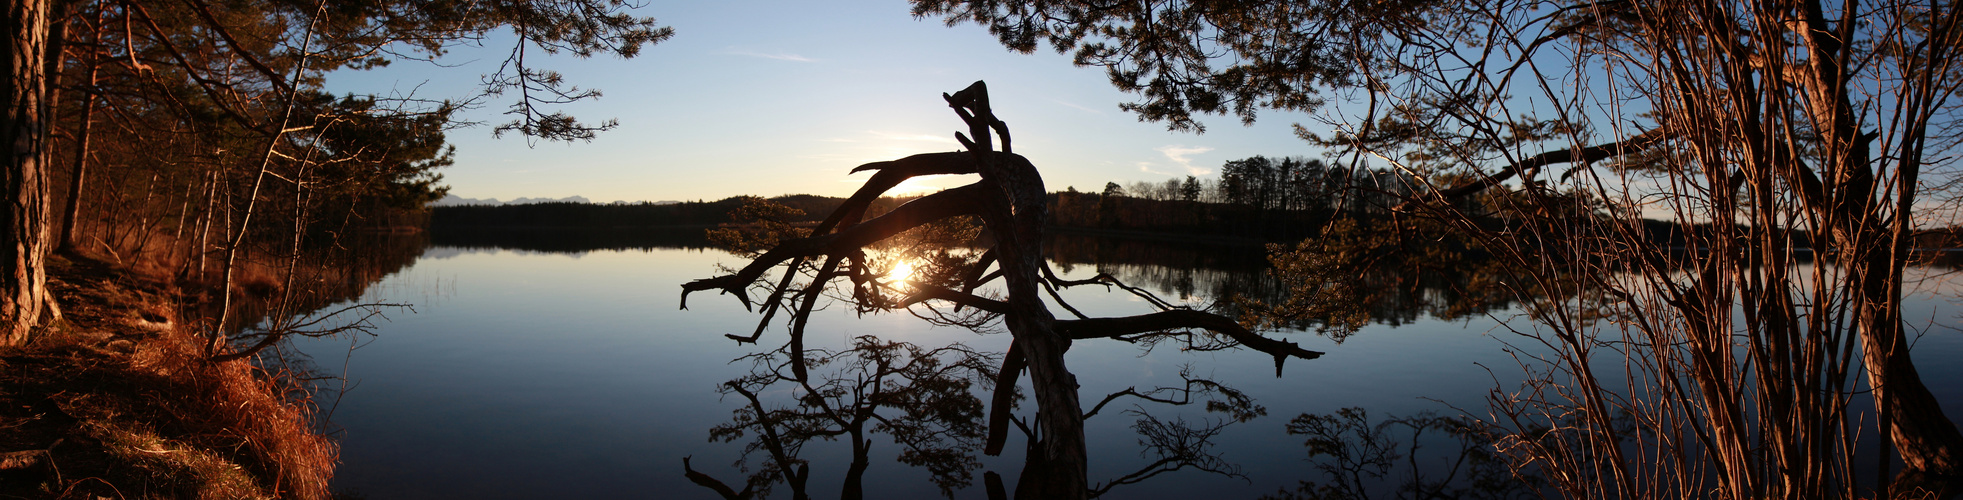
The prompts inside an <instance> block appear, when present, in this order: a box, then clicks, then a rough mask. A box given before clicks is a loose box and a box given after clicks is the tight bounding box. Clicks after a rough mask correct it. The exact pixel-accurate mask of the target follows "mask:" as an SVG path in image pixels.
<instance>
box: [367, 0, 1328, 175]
mask: <svg viewBox="0 0 1963 500" xmlns="http://www.w3.org/2000/svg"><path fill="white" fill-rule="evenodd" d="M636 12H637V13H638V14H640V15H647V16H654V17H655V18H656V19H658V20H659V21H660V22H661V24H662V25H666V26H671V27H673V28H675V30H676V35H675V37H674V38H673V39H670V40H668V41H667V42H663V43H661V44H659V45H655V46H652V47H649V48H647V49H646V50H644V51H643V53H642V54H641V55H640V56H639V57H636V58H634V59H627V60H623V59H619V58H615V57H610V56H603V57H595V58H593V59H586V60H581V59H577V58H574V57H571V56H569V55H559V56H555V57H551V58H544V59H543V61H542V62H541V58H538V57H537V56H533V57H532V58H530V60H531V61H532V62H533V66H535V67H542V68H545V69H553V70H557V71H560V72H561V73H563V74H565V76H566V78H567V80H568V81H570V82H572V83H575V84H577V85H579V86H580V87H582V88H596V89H600V90H601V91H603V92H604V93H605V95H604V97H602V98H601V99H599V100H597V101H592V102H586V103H580V104H575V105H569V106H565V107H564V108H563V109H564V110H565V111H567V112H569V113H571V114H573V115H574V116H578V117H580V118H581V119H583V120H588V121H599V120H604V119H608V118H617V119H619V120H620V127H619V128H617V129H614V130H612V131H609V132H605V133H603V134H601V135H600V136H599V137H598V138H597V139H595V140H593V141H592V142H575V143H570V144H566V143H539V144H536V145H528V144H527V141H525V140H524V139H523V138H520V137H516V136H513V135H507V136H506V137H504V138H501V139H493V138H492V137H491V133H490V128H489V127H488V126H482V127H476V128H466V129H462V130H457V131H453V132H451V134H450V136H449V138H450V142H451V143H453V144H455V145H456V146H457V164H456V165H455V166H453V167H450V168H448V169H446V170H445V171H444V172H443V174H444V176H445V182H446V183H447V184H448V185H450V186H451V188H452V189H451V193H452V194H455V195H458V196H463V197H470V198H499V199H506V200H509V199H513V198H518V197H550V198H561V197H566V196H573V195H579V196H585V197H587V198H590V199H592V200H595V201H601V202H606V201H614V200H626V201H640V200H648V201H658V200H695V199H709V200H714V199H720V198H724V197H728V196H733V195H739V194H758V195H765V196H773V195H780V194H795V193H809V194H818V195H833V196H842V195H845V194H848V193H850V192H851V190H852V189H854V188H856V187H857V186H858V184H859V182H861V181H863V177H865V174H860V175H857V176H848V175H847V171H849V170H851V168H852V167H855V166H858V165H860V164H863V163H868V162H873V161H881V160H889V159H894V158H899V157H902V156H906V155H910V154H915V153H925V152H935V151H951V150H955V149H958V146H957V145H956V144H955V142H954V139H953V133H954V131H955V130H959V129H961V128H963V126H962V124H961V122H960V120H959V119H957V118H955V116H954V114H953V113H952V112H950V111H949V110H948V108H947V107H946V105H945V104H944V103H943V102H942V101H941V99H940V94H941V93H942V92H952V91H955V90H960V89H961V88H963V87H966V86H967V85H968V84H969V83H972V82H974V81H975V80H986V81H988V84H989V90H990V96H991V98H992V101H993V104H994V107H995V110H996V114H997V116H999V117H1001V118H1002V119H1003V120H1004V121H1006V122H1008V124H1009V128H1010V130H1011V132H1013V134H1014V138H1015V147H1016V151H1017V152H1018V153H1021V154H1023V155H1024V156H1027V157H1029V158H1030V160H1031V161H1033V162H1035V163H1036V165H1037V167H1038V168H1040V169H1042V172H1043V175H1044V178H1045V179H1046V181H1047V184H1048V186H1049V188H1050V189H1051V190H1062V189H1064V188H1065V187H1066V186H1074V187H1076V188H1078V189H1080V190H1095V189H1099V188H1101V187H1102V186H1103V185H1104V183H1105V182H1106V181H1118V182H1119V183H1121V184H1128V183H1130V182H1132V181H1140V180H1143V181H1163V180H1165V179H1168V178H1173V177H1183V176H1185V175H1188V174H1205V173H1213V172H1216V171H1217V170H1218V169H1219V165H1220V164H1221V163H1222V162H1225V161H1227V160H1233V159H1239V158H1245V157H1248V156H1254V155H1268V156H1277V155H1306V154H1313V153H1314V151H1312V150H1311V149H1310V148H1309V147H1308V146H1307V145H1306V144H1304V143H1303V142H1301V141H1300V140H1299V139H1297V138H1296V137H1295V136H1294V132H1293V129H1292V128H1291V125H1292V124H1295V123H1303V124H1305V125H1306V124H1313V123H1314V122H1315V119H1314V118H1313V117H1311V116H1309V115H1305V114H1286V113H1273V112H1268V113H1264V114H1262V115H1261V119H1260V121H1259V122H1258V123H1256V124H1255V125H1254V126H1252V127H1243V126H1241V125H1240V123H1239V121H1238V119H1236V118H1234V117H1230V116H1219V117H1212V118H1210V119H1206V120H1204V121H1205V123H1206V124H1207V126H1208V127H1207V132H1206V133H1205V134H1203V135H1195V134H1192V133H1181V132H1169V131H1167V130H1166V129H1165V126H1164V125H1163V124H1158V123H1140V122H1138V121H1137V119H1136V118H1135V117H1134V116H1133V115H1131V114H1130V113H1126V112H1123V111H1120V110H1118V108H1117V105H1118V103H1120V102H1129V101H1131V100H1133V98H1132V96H1130V95H1128V94H1125V93H1122V92H1119V91H1117V90H1116V89H1114V88H1113V87H1111V85H1110V83H1109V82H1108V81H1107V80H1106V79H1105V76H1104V73H1103V71H1102V70H1101V69H1099V68H1079V67H1075V66H1072V65H1071V64H1070V60H1069V57H1067V56H1065V55H1058V54H1055V53H1053V52H1049V51H1039V52H1038V53H1035V54H1027V55H1025V54H1017V53H1013V52H1009V51H1008V50H1006V49H1004V48H1002V46H1001V45H1000V44H998V43H997V42H996V41H995V39H994V37H992V36H990V35H989V34H988V33H987V31H986V30H985V29H983V28H982V27H980V26H974V25H962V26H957V27H953V28H949V27H947V26H946V25H944V24H943V23H942V22H941V21H940V20H939V19H924V20H916V19H914V18H913V17H912V16H911V15H910V14H909V13H908V5H907V3H906V2H905V1H901V0H881V1H865V2H814V1H716V2H650V3H649V4H648V5H647V6H645V7H642V8H640V9H638V10H637V11H636ZM509 43H510V40H509V38H508V37H494V38H492V39H490V40H487V41H486V42H485V45H484V47H482V48H461V49H459V50H456V51H453V52H452V53H451V54H450V55H449V56H447V57H445V58H444V59H442V60H441V61H439V63H440V64H430V63H424V62H414V61H400V62H397V63H396V64H394V65H392V66H390V67H388V68H385V69H382V70H375V71H359V72H357V71H343V72H338V73H335V74H333V75H331V76H330V77H329V87H330V89H331V90H333V91H336V92H354V93H377V94H384V95H387V94H391V93H409V92H411V91H412V90H413V91H414V93H415V95H416V96H418V97H425V98H444V97H451V98H455V97H462V96H467V95H469V94H470V93H471V91H472V89H473V88H474V86H475V85H476V84H477V83H478V81H479V79H480V76H481V75H483V74H485V73H490V72H492V71H494V70H496V69H497V65H498V64H499V63H500V62H501V61H502V60H503V58H504V56H505V54H506V53H508V51H509V50H510V45H509ZM509 103H510V101H497V102H492V103H491V104H490V105H489V106H486V107H484V108H483V109H478V110H475V111H472V112H470V114H468V115H466V116H465V117H464V118H466V119H474V120H478V121H484V122H489V123H502V122H503V121H504V120H502V119H501V117H500V116H499V115H498V114H499V113H500V112H501V111H502V110H503V106H505V105H508V104H509ZM965 182H966V181H965V180H963V179H960V178H947V179H942V180H937V181H931V182H926V183H917V184H914V185H909V186H903V187H902V189H911V190H924V189H933V188H940V187H953V186H957V185H960V184H962V183H965Z"/></svg>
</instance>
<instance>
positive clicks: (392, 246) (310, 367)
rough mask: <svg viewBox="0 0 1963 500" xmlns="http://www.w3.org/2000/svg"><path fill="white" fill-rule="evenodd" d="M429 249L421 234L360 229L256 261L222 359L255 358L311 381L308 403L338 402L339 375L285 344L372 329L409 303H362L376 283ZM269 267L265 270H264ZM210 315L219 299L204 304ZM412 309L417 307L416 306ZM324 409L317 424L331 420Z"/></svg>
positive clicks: (271, 369)
mask: <svg viewBox="0 0 1963 500" xmlns="http://www.w3.org/2000/svg"><path fill="white" fill-rule="evenodd" d="M428 247H429V238H428V237H427V236H426V235H423V234H355V235H349V236H344V237H342V238H341V239H340V240H338V241H337V244H336V245H334V246H331V247H325V248H313V249H309V250H308V251H306V252H303V253H302V254H301V255H299V256H297V257H294V256H288V257H287V258H286V259H282V260H283V261H280V262H264V263H258V262H255V263H253V264H252V265H249V266H246V267H245V268H246V269H251V270H257V271H259V273H247V274H246V275H245V276H246V278H247V279H244V280H241V281H242V283H243V287H242V288H244V292H245V293H244V294H243V295H242V297H241V298H239V299H235V301H234V303H233V304H232V314H233V316H232V320H231V321H229V322H227V324H231V325H241V326H239V327H238V328H237V331H234V332H231V336H230V338H231V341H232V342H233V343H234V345H235V346H237V347H238V349H236V350H235V351H233V353H231V354H226V355H224V356H223V357H253V358H254V359H255V360H256V361H257V362H258V363H259V364H260V365H261V366H263V367H265V368H266V369H267V372H268V373H272V374H274V375H275V376H279V377H283V378H287V379H289V381H292V382H295V384H294V386H297V387H306V388H308V389H310V392H311V393H312V394H313V396H312V397H310V398H309V401H310V402H314V403H317V402H319V401H323V400H338V392H339V391H340V387H341V385H340V383H341V382H343V381H342V380H340V379H339V378H338V377H331V376H319V375H318V374H319V373H320V371H319V370H317V369H315V366H314V364H313V361H312V359H310V358H309V357H308V356H307V355H306V354H305V353H302V352H300V351H299V350H297V349H292V348H290V347H291V346H290V344H289V343H288V342H286V341H287V340H288V339H291V338H294V337H327V336H336V335H363V334H366V335H373V332H372V331H370V329H371V327H372V326H373V323H372V321H373V320H374V319H377V318H380V317H382V315H384V314H389V313H393V312H396V311H397V310H402V309H408V307H409V306H408V305H406V304H380V303H363V302H361V300H360V299H361V297H362V296H363V295H364V294H366V293H367V292H368V290H369V289H370V287H372V286H374V285H375V284H377V283H380V282H382V280H383V279H385V278H387V277H388V276H390V275H393V274H396V273H398V272H401V271H402V270H404V269H406V268H408V267H410V266H411V265H414V264H415V263H416V260H417V259H419V258H421V257H422V255H423V251H424V249H426V248H428ZM261 273H264V274H261ZM199 306H200V307H204V308H206V309H208V310H209V311H210V312H211V313H214V314H215V312H216V310H217V304H214V303H205V304H199ZM408 312H413V310H410V311H408ZM331 413H332V412H331V411H328V412H323V413H322V415H323V417H322V421H320V422H316V424H317V425H321V426H328V425H329V424H328V422H326V421H325V419H326V418H328V417H331Z"/></svg>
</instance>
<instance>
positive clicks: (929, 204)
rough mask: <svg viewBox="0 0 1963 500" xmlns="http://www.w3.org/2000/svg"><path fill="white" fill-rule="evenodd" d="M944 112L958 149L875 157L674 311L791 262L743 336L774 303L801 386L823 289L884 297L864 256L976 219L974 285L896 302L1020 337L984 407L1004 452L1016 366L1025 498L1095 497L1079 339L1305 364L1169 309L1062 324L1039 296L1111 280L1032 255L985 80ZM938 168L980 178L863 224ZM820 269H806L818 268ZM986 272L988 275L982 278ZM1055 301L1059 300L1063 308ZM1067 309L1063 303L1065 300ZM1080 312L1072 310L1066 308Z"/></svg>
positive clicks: (1036, 239) (1029, 173) (1286, 351)
mask: <svg viewBox="0 0 1963 500" xmlns="http://www.w3.org/2000/svg"><path fill="white" fill-rule="evenodd" d="M943 97H944V98H945V99H946V100H947V102H948V105H949V106H950V107H952V108H954V111H955V113H956V114H957V115H959V116H960V117H961V118H962V120H963V121H965V122H967V124H968V131H967V133H966V134H962V133H956V134H955V137H956V139H958V140H960V141H961V143H962V144H963V145H964V146H966V147H967V149H968V150H967V151H965V152H950V153H933V154H922V155H914V156H910V157H906V158H902V159H899V160H894V161H888V162H879V163H873V164H868V165H865V166H862V167H859V168H858V169H856V170H870V171H874V175H873V177H872V178H871V179H868V180H867V181H866V184H865V185H864V186H863V187H861V188H860V189H859V191H858V192H857V193H855V194H854V195H853V196H852V197H851V198H850V199H848V200H847V201H846V202H845V203H844V204H843V205H842V206H840V207H839V209H838V210H837V211H836V212H833V213H832V215H831V216H830V217H828V218H827V219H826V220H825V221H824V222H822V223H820V224H819V225H818V226H817V227H815V228H813V230H812V232H811V236H809V237H805V238H799V239H794V240H789V241H785V242H783V243H781V244H779V245H777V246H776V247H775V248H771V249H770V250H768V251H766V252H764V253H763V255H761V256H759V257H757V258H756V259H755V260H753V261H751V262H750V264H748V265H747V266H744V267H743V268H742V269H740V270H737V271H736V272H735V273H733V274H729V275H725V276H720V277H716V278H709V279H702V280H697V281H694V282H690V283H688V284H685V285H683V300H684V302H683V307H686V305H687V303H686V299H687V294H688V293H691V292H695V291H701V290H720V291H722V292H724V293H730V294H735V295H736V296H737V298H738V299H739V300H741V301H743V304H744V305H745V306H746V307H748V306H750V305H752V303H751V300H750V296H749V294H748V293H746V292H747V290H748V288H749V287H750V285H751V284H752V283H756V282H757V281H758V280H759V279H762V278H764V275H765V273H766V272H768V271H769V270H770V269H771V268H772V267H775V266H777V265H779V264H788V265H787V266H786V271H785V273H784V276H783V277H782V278H780V279H779V281H778V282H777V285H776V286H775V287H772V288H771V289H770V291H769V298H768V299H766V300H765V301H763V307H764V311H763V315H764V316H763V320H762V322H760V323H759V327H758V331H757V333H756V334H753V335H752V336H750V337H735V336H733V337H735V338H737V339H738V340H743V341H755V340H756V339H757V338H758V337H757V336H758V335H760V334H761V332H762V330H763V328H764V326H767V325H768V324H769V322H770V321H771V319H772V318H773V317H774V316H775V315H776V314H777V312H778V310H779V309H784V308H786V307H787V306H788V308H789V309H790V310H791V311H792V312H791V327H790V340H789V343H788V345H787V350H788V353H789V354H790V357H791V359H792V360H794V362H793V363H792V366H791V369H792V375H791V377H792V378H794V379H796V380H808V379H807V377H806V373H805V367H804V365H803V363H799V362H795V360H800V359H803V358H804V355H803V349H804V348H803V333H804V327H805V325H806V324H807V320H808V317H809V315H810V313H811V311H812V310H813V308H814V306H815V305H816V301H817V300H818V298H819V296H820V295H822V293H823V290H824V288H825V287H826V284H828V283H829V282H830V281H831V280H834V279H837V278H849V279H851V281H852V283H853V284H854V285H855V287H854V288H855V299H858V298H861V297H863V296H864V293H863V292H862V291H863V290H867V289H868V288H871V289H875V290H876V289H879V288H881V286H880V277H879V276H878V274H877V273H876V272H875V271H874V268H873V267H872V266H870V265H869V263H868V259H867V257H866V254H865V252H864V251H865V249H866V248H867V247H868V246H870V245H873V244H875V243H878V242H880V241H882V240H886V239H888V238H892V237H894V236H896V235H899V234H901V233H902V232H905V231H907V230H910V229H913V228H917V227H921V226H924V225H928V224H930V223H933V222H935V221H940V220H943V219H948V218H952V217H960V216H975V217H978V218H979V219H980V220H981V222H982V227H983V230H984V231H985V232H986V233H987V234H986V236H987V237H986V238H985V240H986V244H981V243H977V246H983V247H985V248H986V249H987V250H986V251H985V252H984V253H982V254H981V255H980V257H979V259H978V260H976V261H972V262H971V263H969V264H967V266H968V267H967V269H965V271H967V272H959V273H947V274H948V275H958V276H965V277H972V278H969V279H966V280H964V283H962V284H961V287H960V289H955V288H951V287H948V286H942V285H941V284H937V283H916V284H913V285H912V286H911V287H910V290H909V291H908V292H907V294H908V295H907V297H906V298H904V299H903V300H900V301H899V302H898V304H899V305H911V304H916V303H920V302H923V301H927V300H942V301H946V302H952V303H954V304H957V305H958V306H962V307H972V308H975V309H979V310H982V311H987V312H990V313H995V314H999V315H1000V316H1001V318H1002V322H1003V324H1004V325H1005V326H1006V327H1007V329H1008V330H1009V332H1010V333H1011V334H1012V335H1013V336H1014V337H1015V340H1014V342H1013V343H1012V344H1011V346H1010V348H1009V350H1008V352H1007V353H1006V354H1005V355H1004V356H1003V364H1002V369H1001V370H1000V371H999V372H998V373H999V375H998V377H999V378H998V380H997V381H996V387H997V393H996V395H995V397H994V398H993V401H992V403H991V411H990V415H989V419H988V424H989V425H988V431H989V433H988V439H987V446H986V449H985V451H986V452H988V453H990V454H994V453H999V452H1000V450H1001V447H1002V445H1003V442H1004V440H1006V438H1007V431H1008V427H1007V426H1008V425H1009V423H1010V418H1009V413H1008V408H1007V405H1006V404H1005V402H1007V400H1010V398H1008V397H1006V396H1005V395H1004V391H1009V390H1011V389H1010V388H1013V387H1015V385H1016V382H1017V379H1018V377H1020V374H1021V372H1022V371H1023V370H1025V369H1026V370H1028V371H1029V376H1030V384H1031V387H1032V388H1033V392H1034V399H1035V401H1036V416H1035V419H1034V425H1032V426H1030V429H1029V433H1030V434H1031V439H1030V444H1029V450H1028V455H1027V456H1028V460H1027V462H1026V464H1025V465H1024V468H1023V472H1022V476H1021V479H1020V481H1019V483H1018V485H1017V491H1016V494H1017V496H1018V497H1022V498H1056V499H1070V498H1086V497H1087V496H1088V495H1089V494H1090V493H1091V490H1090V485H1089V481H1088V480H1087V471H1086V467H1085V460H1086V457H1085V449H1084V413H1083V408H1082V406H1081V405H1080V404H1079V401H1078V395H1077V382H1076V377H1075V376H1073V375H1072V374H1071V373H1070V371H1069V369H1068V368H1067V367H1066V366H1065V363H1064V357H1063V355H1064V353H1065V351H1067V350H1068V349H1069V348H1070V344H1071V342H1072V341H1074V340H1078V339H1090V338H1104V337H1110V338H1120V339H1136V338H1140V337H1149V336H1151V335H1150V334H1156V333H1161V332H1179V331H1184V330H1186V329H1193V328H1202V329H1206V330H1208V331H1209V332H1210V333H1208V334H1203V335H1195V336H1194V337H1188V338H1199V339H1202V345H1208V344H1212V345H1231V344H1236V343H1238V344H1240V345H1245V346H1247V347H1251V348H1254V349H1255V350H1259V351H1262V352H1264V353H1267V354H1270V355H1273V356H1274V357H1275V362H1276V365H1277V369H1279V367H1280V364H1281V362H1282V360H1284V359H1286V358H1287V357H1290V356H1293V357H1298V358H1303V359H1312V358H1315V357H1318V356H1320V355H1321V353H1318V352H1314V351H1308V350H1304V349H1301V348H1300V347H1297V346H1295V345H1294V344H1292V343H1288V342H1282V341H1276V340H1273V339H1268V338H1265V337H1262V336H1260V335H1259V334H1256V333H1254V332H1252V331H1249V330H1247V329H1246V328H1243V327H1241V325H1239V324H1237V323H1235V322H1233V321H1232V320H1228V319H1226V318H1223V317H1220V316H1216V315H1213V314H1208V313H1204V312H1199V311H1190V310H1181V309H1177V308H1170V307H1167V306H1169V305H1168V304H1164V303H1163V302H1162V301H1161V302H1158V303H1157V304H1159V305H1160V307H1166V308H1168V309H1169V310H1166V311H1161V312H1159V313H1155V314H1148V315H1144V316H1134V317H1128V318H1086V317H1082V315H1081V314H1077V316H1079V318H1078V319H1076V320H1069V321H1064V320H1058V319H1057V318H1056V317H1055V315H1053V314H1052V313H1051V312H1050V310H1049V308H1048V307H1047V306H1046V305H1045V304H1044V303H1043V300H1042V297H1043V295H1044V294H1045V292H1046V291H1047V293H1049V294H1050V295H1051V297H1052V298H1055V297H1056V295H1055V291H1056V288H1058V287H1067V286H1072V285H1078V284H1110V283H1113V282H1115V280H1111V279H1109V277H1099V278H1098V279H1094V280H1085V281H1078V282H1067V281H1063V280H1060V279H1057V278H1056V277H1055V275H1054V273H1052V272H1050V271H1049V269H1048V267H1047V266H1046V265H1045V264H1044V259H1043V255H1042V250H1041V243H1042V239H1043V218H1044V212H1045V211H1046V209H1047V208H1046V205H1045V193H1044V190H1043V181H1042V178H1041V176H1040V175H1038V174H1037V172H1036V167H1035V166H1034V165H1033V164H1031V163H1030V162H1029V160H1028V159H1025V158H1023V157H1022V156H1019V155H1016V154H1014V153H1013V152H1012V151H1011V149H1010V145H1009V134H1008V127H1007V126H1006V125H1005V124H1004V123H1003V122H1002V121H1001V120H997V119H996V118H995V116H994V114H993V113H992V112H991V111H990V108H989V103H988V95H987V88H986V86H985V85H983V84H982V83H981V82H976V83H975V85H972V86H970V87H968V88H967V89H965V90H962V91H961V92H957V93H955V94H954V95H944V96H943ZM995 135H1000V136H1001V137H1002V149H1001V151H996V150H995V143H994V139H993V137H994V136H995ZM947 174H979V175H980V176H981V180H980V181H978V182H976V183H974V184H970V185H967V186H963V187H959V188H954V189H949V190H946V191H942V192H939V193H935V194H932V195H928V196H924V197H921V198H920V199H917V200H914V201H912V202H909V203H907V204H905V205H902V206H900V207H899V208H896V209H894V210H893V211H892V212H890V213H887V214H885V215H882V216H879V217H877V218H873V219H871V220H865V215H866V209H867V207H868V205H869V204H870V203H871V201H872V200H873V199H875V198H877V197H878V196H880V195H881V194H883V193H885V192H886V190H888V189H891V188H893V187H894V186H897V185H899V183H900V182H902V181H905V180H907V179H909V178H912V177H917V176H926V175H947ZM821 257H822V264H819V265H817V266H816V268H815V270H811V269H810V268H809V267H807V263H810V262H820V261H821V260H820V258H821ZM991 265H993V266H994V269H995V270H994V271H993V272H989V271H988V269H989V267H990V266H991ZM806 270H810V272H811V273H812V274H811V275H810V282H809V284H806V285H804V286H793V285H794V284H795V280H796V277H797V276H799V275H800V273H801V272H803V271H806ZM998 281H999V282H1000V287H1001V289H1000V297H999V298H997V297H994V296H985V295H984V294H981V293H978V290H979V288H980V287H981V286H983V285H986V284H989V283H994V282H998ZM1058 302H1059V303H1060V304H1061V302H1062V301H1061V300H1058ZM1066 307H1067V306H1066ZM1072 312H1073V313H1075V310H1074V309H1072Z"/></svg>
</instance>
